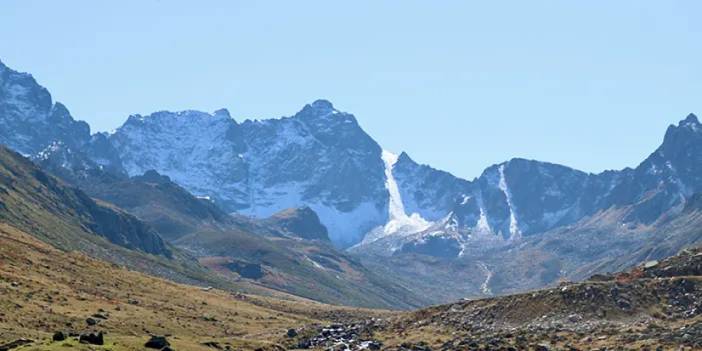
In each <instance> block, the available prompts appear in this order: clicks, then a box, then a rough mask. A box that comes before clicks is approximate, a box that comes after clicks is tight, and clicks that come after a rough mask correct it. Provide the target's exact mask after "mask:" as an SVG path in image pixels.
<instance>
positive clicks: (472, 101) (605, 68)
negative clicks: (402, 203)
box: [0, 0, 702, 178]
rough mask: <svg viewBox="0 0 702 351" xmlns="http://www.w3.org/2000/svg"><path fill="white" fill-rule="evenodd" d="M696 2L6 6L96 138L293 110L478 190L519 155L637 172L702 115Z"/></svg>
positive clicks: (14, 36) (12, 0) (12, 37)
mask: <svg viewBox="0 0 702 351" xmlns="http://www.w3.org/2000/svg"><path fill="white" fill-rule="evenodd" d="M701 14H702V2H698V1H688V2H685V1H482V2H478V1H475V2H470V1H409V0H402V1H399V0H398V1H377V0H369V1H348V2H341V1H247V2H238V1H153V0H139V1H113V2H111V4H107V2H105V1H62V2H58V1H28V0H5V1H3V5H2V11H1V12H0V34H1V37H2V40H0V60H2V61H3V62H5V63H6V64H7V65H9V66H10V67H12V68H14V69H17V70H20V71H28V72H31V73H32V74H33V75H34V76H35V77H36V78H37V80H38V81H39V82H40V83H41V84H42V85H44V86H46V87H47V88H48V89H49V90H50V91H51V92H52V94H53V96H54V98H55V99H56V100H58V101H61V102H63V103H65V104H66V105H67V106H68V108H69V109H70V110H71V112H72V114H73V115H74V116H75V117H76V118H78V119H83V120H86V121H88V122H89V123H90V124H91V125H92V126H93V129H94V130H109V129H113V128H116V127H117V126H119V125H120V124H121V123H122V122H123V121H124V120H125V119H126V117H127V116H128V115H129V114H134V113H141V114H148V113H150V112H153V111H157V110H182V109H198V110H205V111H214V110H216V109H219V108H221V107H226V108H228V109H229V110H230V112H231V113H232V115H233V116H234V118H235V119H237V120H239V121H241V120H243V119H245V118H271V117H280V116H287V115H292V114H293V113H295V112H296V111H298V110H299V109H300V108H301V107H302V106H303V105H304V104H305V103H309V102H312V101H313V100H315V99H317V98H325V99H328V100H330V101H332V102H333V103H334V104H335V106H336V107H337V108H338V109H340V110H344V111H347V112H351V113H353V114H355V115H356V117H357V118H358V120H359V122H360V123H361V125H362V126H363V127H364V129H365V130H366V131H367V132H368V133H369V134H371V135H372V136H373V137H374V138H375V139H376V140H377V141H378V142H379V143H380V144H381V145H382V146H383V147H385V148H387V149H389V150H391V151H394V152H400V151H403V150H404V151H407V152H408V153H409V154H410V155H411V156H412V157H413V158H414V159H415V160H417V161H419V162H422V163H428V164H431V165H432V166H434V167H437V168H441V169H445V170H448V171H450V172H452V173H454V174H456V175H459V176H462V177H466V178H473V177H475V176H478V175H479V174H480V172H481V171H482V170H483V169H484V168H485V167H487V166H489V165H491V164H493V163H498V162H501V161H504V160H507V159H509V158H511V157H525V158H531V159H538V160H544V161H550V162H557V163H563V164H565V165H569V166H571V167H575V168H579V169H582V170H585V171H591V172H598V171H601V170H604V169H617V168H623V167H625V166H635V165H636V164H638V162H640V161H641V160H643V158H644V157H646V156H647V155H648V154H649V153H650V152H651V151H653V150H654V148H655V147H656V146H657V145H658V144H659V143H660V141H661V139H662V137H663V133H664V132H665V128H666V126H667V125H668V124H671V123H676V122H677V121H678V120H681V119H683V118H684V117H685V116H686V115H687V114H688V113H690V112H695V113H697V114H698V115H700V114H702V85H701V83H702V69H701V66H702V21H700V20H699V18H700V15H701Z"/></svg>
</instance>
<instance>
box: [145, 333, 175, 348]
mask: <svg viewBox="0 0 702 351" xmlns="http://www.w3.org/2000/svg"><path fill="white" fill-rule="evenodd" d="M168 346H171V344H170V343H169V342H168V340H166V337H165V336H156V335H153V336H151V339H149V341H147V342H146V344H144V347H146V348H148V349H157V350H162V349H163V348H164V347H168Z"/></svg>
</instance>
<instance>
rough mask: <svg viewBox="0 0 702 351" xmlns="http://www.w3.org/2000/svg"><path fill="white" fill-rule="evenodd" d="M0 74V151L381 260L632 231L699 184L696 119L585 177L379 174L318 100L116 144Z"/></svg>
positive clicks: (528, 167)
mask: <svg viewBox="0 0 702 351" xmlns="http://www.w3.org/2000/svg"><path fill="white" fill-rule="evenodd" d="M0 66H2V69H1V70H0V71H1V72H2V75H1V77H2V82H0V83H1V85H0V86H1V87H2V88H0V108H1V109H2V110H1V111H2V112H3V113H1V114H0V118H2V120H3V128H5V129H4V131H3V132H1V133H0V136H2V137H1V138H0V141H1V142H2V143H5V144H7V145H9V146H10V147H12V148H15V149H16V150H18V151H19V152H21V153H25V154H28V155H30V156H32V157H34V158H35V159H36V158H38V159H42V160H44V161H45V162H53V163H54V164H55V165H58V166H59V167H56V168H60V167H63V168H66V169H72V170H71V172H72V173H77V174H80V173H81V172H85V169H90V168H100V169H106V170H109V171H110V172H112V173H115V174H126V175H129V176H138V175H142V174H144V173H145V172H146V171H149V170H155V171H157V172H159V173H161V174H163V175H166V176H168V177H170V178H171V179H172V180H173V181H174V182H176V183H177V184H179V185H181V186H183V187H184V188H185V189H186V190H188V191H189V192H191V193H193V194H195V195H197V196H201V197H208V198H210V199H212V200H213V201H214V202H215V203H216V204H217V205H218V206H219V207H221V208H223V209H225V210H227V211H229V212H236V213H239V214H243V215H249V216H253V217H258V218H265V217H268V216H270V215H272V214H273V213H276V212H278V211H281V210H284V209H286V208H292V207H299V206H308V207H310V208H311V209H313V210H314V211H315V212H316V213H317V215H318V216H319V218H320V221H321V222H322V224H324V226H325V227H326V228H327V229H328V233H329V237H330V239H331V240H332V242H334V243H335V244H336V245H337V246H340V247H347V246H350V245H357V244H359V243H361V242H363V243H361V246H363V247H368V246H375V247H373V248H370V250H374V251H384V253H385V254H393V253H395V252H403V251H408V250H409V251H412V250H420V251H422V252H425V253H429V254H431V253H432V251H433V250H432V249H431V248H429V247H427V246H426V245H425V243H427V242H428V243H429V244H428V245H430V246H437V245H438V246H437V248H438V249H439V251H441V252H442V253H441V254H442V255H444V254H447V253H448V254H450V255H459V254H460V253H461V251H463V250H465V249H466V248H470V247H474V246H476V245H477V246H479V245H487V244H486V243H482V244H481V243H480V242H499V241H500V240H502V241H504V242H509V241H510V240H515V239H519V238H520V237H522V236H530V235H535V234H540V233H543V232H546V231H549V230H551V229H554V228H557V227H560V226H564V225H569V224H572V223H575V222H577V221H579V220H581V219H583V218H585V217H587V216H591V215H593V214H595V213H597V212H598V211H602V210H606V209H608V208H612V207H618V206H628V205H636V210H635V211H632V212H631V214H630V216H629V217H628V218H626V220H627V221H628V222H634V223H638V222H641V223H652V222H654V221H655V220H656V219H658V218H659V217H660V216H662V215H664V214H666V213H668V212H669V211H670V210H675V209H679V208H681V206H684V202H685V198H687V197H688V196H690V195H691V194H693V193H695V192H697V191H699V190H700V184H702V182H701V179H700V177H699V176H698V174H700V172H699V169H698V168H699V167H700V166H699V165H700V162H699V161H700V160H702V150H700V147H702V142H701V141H700V138H702V132H701V131H702V126H700V123H699V121H698V120H697V118H696V117H695V116H694V115H692V114H691V115H689V116H688V117H687V118H686V119H685V120H683V121H681V122H680V123H679V124H678V125H671V126H670V127H669V129H668V131H667V132H666V136H665V138H664V142H663V144H662V145H661V147H660V148H659V149H658V150H656V151H655V152H654V153H653V154H652V155H651V156H650V157H649V158H647V159H646V160H645V161H644V162H642V163H641V165H639V166H638V167H637V168H635V169H623V170H621V171H607V172H603V173H600V174H587V173H584V172H580V171H578V170H574V169H571V168H568V167H564V166H560V165H555V164H550V163H545V162H539V161H531V160H524V159H513V160H510V161H508V162H505V163H502V164H498V165H493V166H491V167H488V168H487V169H486V170H485V171H484V172H483V174H482V175H481V176H480V177H478V178H477V179H474V180H472V181H468V180H464V179H461V178H458V177H455V176H453V175H451V174H450V173H447V172H443V171H440V170H436V169H433V168H431V167H430V166H426V165H420V164H418V163H416V162H414V161H413V160H412V159H411V158H410V156H409V155H407V154H406V153H401V154H400V155H399V156H397V157H396V158H395V159H394V161H393V164H392V165H389V164H388V163H387V162H385V161H384V160H383V155H384V154H386V152H383V150H382V148H381V147H380V146H379V145H378V144H377V143H376V142H375V141H374V140H373V139H372V138H371V137H370V136H369V135H368V134H366V133H365V132H364V131H363V129H362V128H361V127H360V125H359V124H358V121H357V120H356V118H355V117H354V116H353V115H351V114H348V113H344V112H341V111H338V110H337V109H335V108H334V106H333V105H332V104H331V103H329V102H328V101H324V100H318V101H315V102H314V103H312V104H309V105H306V106H305V107H304V108H303V109H302V110H301V111H300V112H298V113H296V114H295V115H294V116H292V117H284V118H280V119H268V120H246V121H244V122H242V123H238V122H236V121H235V120H234V119H233V118H231V116H230V114H229V112H228V111H227V110H224V109H222V110H218V111H216V112H214V113H212V114H209V113H204V112H199V111H182V112H168V111H161V112H156V113H153V114H151V115H149V116H141V115H133V116H130V117H129V118H128V119H127V121H126V122H125V123H124V124H123V125H122V126H121V127H119V128H118V129H117V130H116V131H115V132H114V133H111V134H106V133H97V134H93V135H92V136H91V135H90V132H89V127H88V126H87V124H85V123H84V122H76V121H74V120H73V118H72V117H71V116H70V114H69V113H68V111H67V110H66V109H65V107H63V105H61V104H59V103H53V104H52V102H51V97H50V95H49V93H48V91H46V89H44V88H43V87H41V86H39V85H38V84H37V83H36V81H35V80H34V79H33V78H32V77H31V76H30V75H28V74H24V73H17V72H15V71H12V70H11V69H9V68H7V67H5V66H4V65H1V64H0ZM52 111H53V112H52ZM20 124H21V125H20ZM47 125H51V126H53V128H46V126H47ZM37 133H38V134H37ZM67 151H68V153H70V154H71V155H69V156H70V157H69V156H67ZM388 154H389V153H388ZM390 178H393V182H392V183H393V184H394V186H396V188H397V192H396V193H393V191H391V190H390V189H389V188H388V184H389V182H388V180H389V179H390ZM393 197H394V199H393ZM398 203H400V204H401V205H402V206H401V207H402V211H404V214H403V216H401V217H403V218H404V217H405V216H406V217H407V218H415V219H417V220H418V221H419V223H423V225H420V226H410V227H404V228H403V227H402V226H399V227H397V226H394V225H393V223H396V221H395V222H393V217H392V216H393V215H392V213H391V212H392V210H391V207H392V206H395V207H397V206H396V205H397V204H398ZM393 204H394V205H393ZM396 214H397V213H396ZM395 217H397V216H395ZM379 228H383V229H382V230H379ZM393 228H394V229H393ZM369 233H370V234H369ZM478 239H480V240H478ZM476 240H478V241H479V242H476ZM375 241H377V243H375V244H374V243H373V242H375ZM388 241H391V242H392V244H388V243H387V242H388ZM404 245H406V246H404ZM447 245H448V246H450V247H454V248H458V249H453V248H450V249H448V250H447V249H446V247H447Z"/></svg>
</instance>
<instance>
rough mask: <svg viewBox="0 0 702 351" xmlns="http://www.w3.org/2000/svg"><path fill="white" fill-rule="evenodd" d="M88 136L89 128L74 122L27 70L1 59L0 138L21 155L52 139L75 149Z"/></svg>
mask: <svg viewBox="0 0 702 351" xmlns="http://www.w3.org/2000/svg"><path fill="white" fill-rule="evenodd" d="M89 139H90V127H89V126H88V124H87V123H85V122H82V121H74V120H73V118H72V117H71V115H70V113H69V112H68V110H67V109H66V107H65V106H64V105H62V104H61V103H58V102H56V103H54V102H53V101H52V99H51V95H50V94H49V92H48V90H46V89H45V88H44V87H42V86H40V85H39V84H37V82H36V81H35V80H34V78H33V77H32V76H31V75H29V74H27V73H19V72H16V71H13V70H11V69H10V68H8V67H7V66H5V64H3V63H2V62H0V140H2V142H3V143H4V144H5V145H7V146H8V147H10V148H11V149H13V150H16V151H17V152H19V153H21V154H23V155H34V154H37V153H39V152H40V151H42V150H43V149H44V148H46V147H48V146H49V145H50V144H52V143H53V142H62V143H64V144H67V145H70V146H71V147H74V148H78V147H81V146H83V145H85V143H87V142H88V140H89Z"/></svg>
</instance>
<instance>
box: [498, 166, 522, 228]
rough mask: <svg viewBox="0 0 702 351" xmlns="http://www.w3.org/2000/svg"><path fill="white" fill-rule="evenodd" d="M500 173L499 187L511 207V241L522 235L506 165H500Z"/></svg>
mask: <svg viewBox="0 0 702 351" xmlns="http://www.w3.org/2000/svg"><path fill="white" fill-rule="evenodd" d="M498 171H499V173H500V181H499V183H498V187H499V188H500V190H502V193H504V194H505V198H506V199H507V207H509V234H510V240H515V239H519V238H521V236H522V233H521V231H520V230H519V222H517V216H516V214H515V212H516V210H515V207H514V203H513V202H512V192H511V191H510V190H509V186H508V185H507V178H506V177H505V165H504V164H503V165H500V168H499V170H498Z"/></svg>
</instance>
